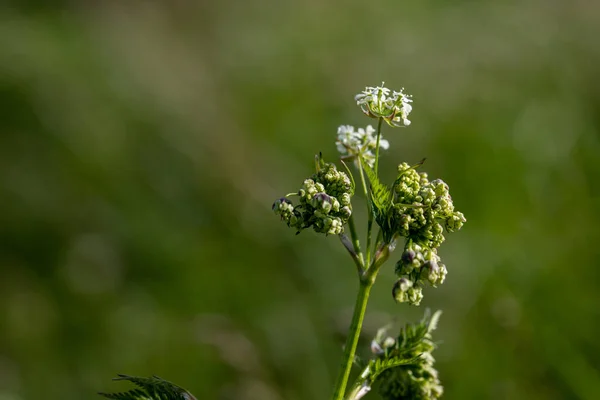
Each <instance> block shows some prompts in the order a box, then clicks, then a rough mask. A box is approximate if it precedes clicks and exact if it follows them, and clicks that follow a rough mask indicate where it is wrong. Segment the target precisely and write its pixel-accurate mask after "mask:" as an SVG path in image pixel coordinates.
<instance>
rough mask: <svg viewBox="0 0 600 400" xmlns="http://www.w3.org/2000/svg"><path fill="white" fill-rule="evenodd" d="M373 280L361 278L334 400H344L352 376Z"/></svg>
mask: <svg viewBox="0 0 600 400" xmlns="http://www.w3.org/2000/svg"><path fill="white" fill-rule="evenodd" d="M373 281H374V279H373V280H364V279H361V281H360V287H359V290H358V295H357V297H356V304H355V306H354V314H353V315H352V322H351V324H350V331H349V332H348V338H347V339H346V345H345V347H344V355H343V358H342V365H341V369H340V372H339V375H338V377H337V380H336V383H335V391H334V394H333V397H332V398H331V399H332V400H343V399H344V394H345V393H346V385H347V384H348V378H349V377H350V370H351V369H352V364H353V363H354V355H355V354H356V346H357V345H358V338H359V336H360V331H361V329H362V325H363V320H364V318H365V312H366V310H367V302H368V301H369V293H370V292H371V287H373Z"/></svg>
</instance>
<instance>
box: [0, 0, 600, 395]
mask: <svg viewBox="0 0 600 400" xmlns="http://www.w3.org/2000/svg"><path fill="white" fill-rule="evenodd" d="M0 10H1V11H0V127H1V128H0V399H2V400H20V399H45V400H52V399H57V400H58V399H61V400H76V399H77V400H78V399H88V398H89V399H94V398H97V397H96V395H95V392H97V391H99V390H104V391H107V390H119V389H124V388H125V387H126V386H125V385H123V384H118V383H111V381H110V378H112V377H113V376H114V375H115V374H116V373H127V374H132V375H151V374H157V375H159V376H161V377H164V378H167V379H169V380H172V381H175V382H177V383H179V384H181V385H183V386H185V387H187V388H188V389H190V391H191V392H192V393H194V394H195V395H196V396H197V397H198V399H239V400H254V399H256V400H258V399H260V400H278V399H281V400H294V399H325V398H327V396H328V395H329V394H330V392H331V388H332V382H333V380H334V377H335V374H336V372H337V368H338V365H339V361H340V355H341V343H342V340H343V332H344V330H345V328H346V326H347V324H348V321H349V319H348V318H349V311H350V310H351V307H352V305H353V302H354V294H355V291H356V279H355V271H354V266H353V264H352V262H351V260H350V258H349V257H348V256H347V254H345V252H344V250H343V248H342V247H341V246H340V244H339V241H338V240H336V238H335V237H328V238H325V237H322V236H319V235H316V234H314V233H313V232H309V231H307V232H303V233H302V234H301V235H299V236H295V235H294V232H293V231H292V230H291V229H288V228H287V227H286V226H285V225H284V224H282V223H281V222H279V221H278V220H277V218H276V216H274V215H273V214H272V211H271V204H272V202H273V200H274V199H275V198H277V197H280V196H281V195H283V194H285V193H288V192H292V191H295V190H297V189H298V187H299V186H300V184H301V182H302V180H303V179H304V178H305V177H306V176H308V175H310V174H311V173H312V168H313V156H314V154H315V153H317V152H319V151H322V152H323V154H324V156H325V157H326V158H329V159H330V160H331V159H334V158H335V157H336V149H335V145H334V140H335V133H336V129H337V126H338V125H341V124H351V125H354V126H365V125H367V124H369V123H373V121H372V120H369V119H367V118H366V117H364V116H363V115H362V114H361V113H360V111H359V109H358V107H357V106H356V105H355V103H354V100H353V96H354V95H355V94H356V93H358V92H359V91H360V90H362V89H363V88H364V87H365V86H367V85H368V86H374V85H379V84H380V83H381V81H385V83H386V86H388V87H390V88H400V87H402V86H404V87H405V88H406V91H407V92H408V93H411V94H412V95H413V96H414V103H413V105H414V110H413V113H412V114H411V118H410V119H411V120H412V122H413V123H412V125H411V126H410V127H409V128H406V129H394V130H392V129H389V128H388V129H386V130H384V137H385V138H386V139H388V140H389V141H390V142H391V149H390V150H389V151H387V152H385V153H384V158H383V159H382V163H381V165H380V170H381V171H382V173H383V176H384V178H386V179H389V180H391V179H393V177H394V170H395V166H396V165H397V164H398V163H399V162H401V161H407V162H409V163H415V162H417V161H419V160H421V159H422V158H423V157H427V162H426V164H425V166H424V170H426V171H428V173H429V175H430V177H432V178H436V177H440V178H443V179H444V180H445V181H446V182H448V183H449V185H450V187H451V191H452V195H453V199H454V202H455V205H456V206H457V208H458V209H459V210H461V211H462V212H464V214H465V215H466V217H467V219H468V222H467V224H466V225H465V227H464V228H463V230H462V231H461V232H459V233H456V234H452V235H449V237H448V240H447V242H446V243H445V244H444V246H442V248H441V255H442V257H443V259H444V261H445V263H446V265H447V266H448V270H449V274H448V277H447V280H446V283H444V285H443V286H441V287H440V288H438V289H435V290H434V289H427V290H426V291H425V299H424V301H423V303H422V306H421V307H419V308H416V307H409V306H407V305H396V304H394V302H393V300H392V296H391V288H392V284H393V281H394V276H393V263H392V262H389V264H387V265H386V268H384V271H383V273H382V274H381V275H380V277H379V280H378V282H377V285H376V286H375V289H374V291H373V298H372V301H371V303H370V306H369V309H368V318H367V324H366V335H367V336H368V335H370V334H373V333H374V331H375V330H376V329H377V328H378V327H379V326H381V325H383V324H385V323H387V322H389V321H396V322H397V323H398V324H403V323H405V322H407V321H415V320H417V319H419V318H420V316H421V314H422V312H423V310H424V308H426V307H429V308H433V309H440V308H441V309H443V310H444V314H443V316H442V319H441V323H440V328H439V330H438V331H436V339H438V340H440V341H441V342H442V344H441V347H440V349H439V350H437V351H436V353H435V354H436V358H437V360H438V362H437V364H436V365H437V366H438V367H439V370H440V374H441V379H442V382H443V384H444V386H445V389H446V394H445V398H448V399H468V398H478V399H597V398H599V397H600V341H599V340H598V335H599V333H600V311H599V310H600V307H599V304H600V294H599V291H598V284H599V283H600V268H599V265H598V257H599V255H600V245H599V244H598V241H599V239H600V229H599V223H600V196H599V195H600V188H599V185H600V158H599V157H600V84H599V82H598V71H599V68H600V45H599V43H598V38H600V6H598V5H597V4H595V2H592V1H584V0H574V1H570V2H559V1H548V0H524V1H520V2H516V1H498V2H475V1H446V2H440V1H432V0H425V1H419V2H409V1H358V0H352V1H346V2H324V1H316V0H308V1H294V2H291V1H274V0H272V1H266V0H263V1H247V2H244V1H232V0H223V1H213V2H208V1H197V2H194V1H189V0H188V1H186V0H178V1H171V2H160V1H134V0H132V1H116V0H115V1H104V2H92V1H87V2H86V1H78V2H73V1H71V2H40V3H35V2H17V1H15V2H12V4H11V3H10V2H9V3H8V4H5V5H3V6H1V9H0ZM355 201H356V202H357V203H356V204H355V209H357V215H358V219H359V223H361V224H362V223H363V222H364V211H362V208H361V207H360V204H361V203H360V202H361V201H362V198H361V196H358V197H357V198H356V199H355ZM361 226H362V225H361ZM365 343H367V342H365ZM367 398H372V399H375V398H377V396H376V395H375V394H371V395H369V396H368V397H367Z"/></svg>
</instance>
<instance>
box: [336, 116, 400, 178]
mask: <svg viewBox="0 0 600 400" xmlns="http://www.w3.org/2000/svg"><path fill="white" fill-rule="evenodd" d="M335 144H336V145H337V149H338V151H339V152H340V154H341V155H342V158H344V159H351V160H354V161H355V162H356V164H357V167H359V168H360V158H362V159H363V160H365V162H366V163H367V164H368V165H369V166H370V167H373V165H374V164H375V154H374V153H373V152H374V151H375V150H376V149H377V135H376V131H375V128H373V127H372V126H371V125H368V126H367V127H366V128H364V129H363V128H358V130H357V131H355V130H354V127H353V126H351V125H342V126H340V127H339V128H338V131H337V141H336V142H335ZM389 147H390V143H389V142H388V141H387V140H384V139H382V138H381V136H380V137H379V148H381V149H384V150H387V149H388V148H389Z"/></svg>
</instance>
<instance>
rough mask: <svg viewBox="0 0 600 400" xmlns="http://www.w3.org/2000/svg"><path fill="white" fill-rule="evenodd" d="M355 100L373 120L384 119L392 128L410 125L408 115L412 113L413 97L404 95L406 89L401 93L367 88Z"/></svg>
mask: <svg viewBox="0 0 600 400" xmlns="http://www.w3.org/2000/svg"><path fill="white" fill-rule="evenodd" d="M354 99H355V100H356V104H357V105H358V106H360V108H361V110H362V111H363V113H365V114H366V115H367V116H369V117H371V118H383V119H384V120H385V122H387V123H388V125H390V126H392V127H404V126H408V125H410V120H409V119H408V115H409V114H410V112H411V111H412V106H411V105H410V103H412V96H410V95H408V94H406V93H404V88H402V89H401V90H400V91H399V92H397V91H395V90H394V91H391V94H390V89H388V88H386V87H383V83H382V84H381V86H376V87H372V86H367V87H366V88H365V90H363V91H362V92H361V93H359V94H357V95H356V96H355V97H354Z"/></svg>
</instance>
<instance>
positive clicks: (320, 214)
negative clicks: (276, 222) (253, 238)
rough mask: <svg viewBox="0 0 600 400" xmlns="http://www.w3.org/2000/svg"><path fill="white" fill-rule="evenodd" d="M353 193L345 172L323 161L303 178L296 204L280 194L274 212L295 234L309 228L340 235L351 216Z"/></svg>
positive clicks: (274, 205)
mask: <svg viewBox="0 0 600 400" xmlns="http://www.w3.org/2000/svg"><path fill="white" fill-rule="evenodd" d="M352 194H353V188H352V183H351V181H350V178H349V177H348V175H346V173H345V172H342V171H338V170H337V168H336V167H335V165H333V164H329V163H324V162H323V163H321V164H320V166H319V170H318V171H317V173H316V174H313V175H312V176H311V177H310V178H308V179H305V180H304V182H303V184H302V187H301V188H300V190H298V193H297V195H298V196H299V197H300V201H299V204H298V205H294V204H293V203H292V201H291V200H290V199H288V198H287V197H282V198H280V199H278V200H276V201H275V203H274V204H273V211H274V212H275V214H277V215H279V216H280V218H281V220H282V221H284V222H285V223H287V225H288V226H289V227H291V228H295V229H296V230H297V231H298V233H299V232H300V231H302V230H303V229H306V228H310V227H312V228H313V229H314V230H315V231H316V232H319V233H324V234H326V235H339V234H341V233H342V232H343V231H344V224H345V223H346V222H348V219H349V218H350V216H351V215H352V208H351V206H350V200H351V197H352Z"/></svg>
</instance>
